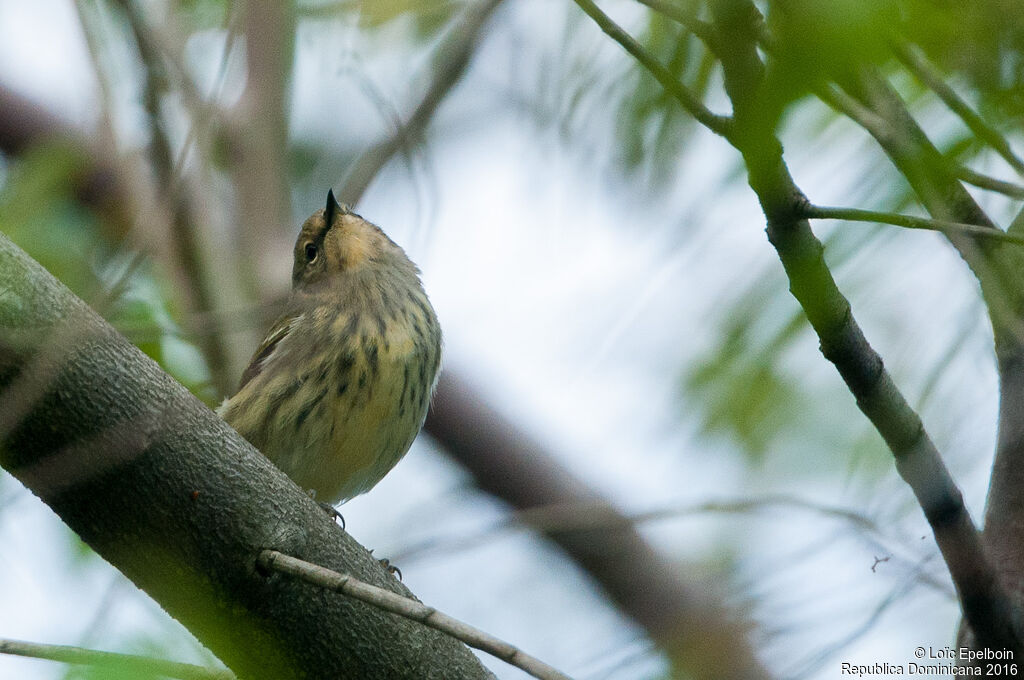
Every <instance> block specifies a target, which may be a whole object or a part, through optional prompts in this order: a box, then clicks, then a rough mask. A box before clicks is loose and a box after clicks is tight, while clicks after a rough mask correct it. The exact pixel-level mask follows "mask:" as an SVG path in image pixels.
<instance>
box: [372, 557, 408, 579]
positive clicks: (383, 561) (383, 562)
mask: <svg viewBox="0 0 1024 680" xmlns="http://www.w3.org/2000/svg"><path fill="white" fill-rule="evenodd" d="M370 554H371V555H372V554H373V551H372V550H371V551H370ZM377 561H378V562H380V566H382V567H384V568H385V569H387V571H388V573H389V574H391V575H392V576H397V577H398V580H399V581H401V580H402V570H401V569H399V568H398V567H396V566H395V565H393V564H391V560H389V559H388V558H386V557H382V558H380V559H378V560H377Z"/></svg>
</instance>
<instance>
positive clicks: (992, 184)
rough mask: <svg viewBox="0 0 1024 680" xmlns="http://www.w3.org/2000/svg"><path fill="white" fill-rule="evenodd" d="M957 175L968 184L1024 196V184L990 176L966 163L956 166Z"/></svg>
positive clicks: (1017, 196) (1010, 194)
mask: <svg viewBox="0 0 1024 680" xmlns="http://www.w3.org/2000/svg"><path fill="white" fill-rule="evenodd" d="M956 175H957V177H959V178H960V179H962V180H963V181H965V182H967V183H968V184H973V185H974V186H976V187H978V188H980V189H987V190H988V191H995V192H997V193H1000V194H1004V195H1006V196H1009V197H1010V198H1024V185H1020V184H1014V183H1013V182H1007V181H1005V180H1001V179H996V178H995V177H989V176H988V175H985V174H983V173H980V172H977V171H976V170H972V169H971V168H969V167H967V166H966V165H959V166H957V168H956Z"/></svg>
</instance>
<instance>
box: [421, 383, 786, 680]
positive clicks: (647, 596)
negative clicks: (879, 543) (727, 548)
mask: <svg viewBox="0 0 1024 680" xmlns="http://www.w3.org/2000/svg"><path fill="white" fill-rule="evenodd" d="M425 428H426V431H427V432H428V433H429V434H430V435H431V436H432V437H434V438H435V439H437V440H438V441H439V442H441V443H442V444H443V445H444V447H445V449H446V450H447V451H448V452H449V453H450V455H451V456H452V457H453V458H454V459H455V460H456V461H458V462H459V463H460V464H461V465H462V466H463V467H465V468H466V469H467V470H468V471H469V473H470V474H471V475H472V476H473V480H474V482H475V483H476V485H477V486H478V487H480V488H481V489H482V490H483V491H485V492H487V493H490V494H492V495H494V496H496V497H498V498H501V499H502V500H504V501H505V502H506V503H508V504H510V505H511V506H512V507H513V508H516V509H517V510H529V509H531V508H537V507H545V506H552V505H563V506H571V505H585V506H587V507H590V508H601V515H602V516H604V517H606V518H614V520H615V521H613V522H611V523H610V524H612V526H613V527H614V528H608V527H605V526H602V527H598V528H588V529H578V530H567V531H555V532H550V533H548V536H549V538H550V539H551V540H552V541H553V542H554V543H556V544H557V545H558V546H559V547H561V548H562V549H563V550H564V551H565V552H566V553H567V554H568V555H569V557H571V558H572V559H573V560H574V561H575V562H576V563H577V564H579V565H580V566H581V567H582V568H583V569H584V570H586V572H587V573H588V574H590V575H591V577H592V578H593V579H594V580H595V581H596V582H597V583H598V584H600V585H601V587H602V588H603V589H604V591H605V592H606V593H607V595H608V597H609V598H610V599H611V600H612V602H614V603H615V605H616V606H617V607H618V608H619V609H620V610H621V611H623V612H624V613H626V614H628V615H629V616H630V617H632V618H633V619H634V620H635V621H637V622H638V623H639V624H640V625H642V626H643V627H644V628H645V629H647V631H648V632H649V634H650V635H651V637H652V638H653V639H654V640H655V641H656V642H657V643H658V644H659V646H660V647H661V648H662V649H663V650H664V651H665V653H666V654H667V655H668V656H669V658H670V659H671V660H672V663H673V666H674V667H676V668H677V669H678V670H679V672H686V673H689V674H690V675H692V677H695V678H722V679H726V678H735V679H737V680H739V679H740V678H746V679H753V678H765V677H769V676H770V674H769V673H768V672H767V671H766V670H765V669H764V668H763V667H762V666H761V665H760V663H759V662H758V661H757V659H756V657H755V655H754V653H753V651H752V650H751V649H750V644H749V642H748V640H747V638H746V625H745V624H744V623H743V622H741V621H737V620H733V618H732V616H731V615H730V614H729V613H727V612H726V611H725V610H724V609H723V608H722V606H721V605H720V603H718V602H717V601H716V599H715V597H714V596H713V595H711V594H710V593H709V588H708V584H706V583H700V582H697V581H696V580H693V579H687V578H686V577H685V575H684V573H683V572H682V569H681V567H680V565H677V564H673V563H671V562H669V561H668V560H666V559H665V558H664V557H663V556H661V555H659V554H658V553H657V552H656V551H654V550H653V549H652V548H651V546H650V545H649V544H648V543H647V542H646V541H645V540H644V539H643V537H641V536H640V534H639V533H638V532H637V530H636V528H635V527H634V526H632V525H631V524H630V523H629V520H628V519H627V518H626V517H625V516H623V515H622V514H621V513H620V512H619V511H618V510H616V509H615V508H614V507H613V506H612V505H611V504H610V503H609V502H608V501H607V500H605V499H604V498H602V497H601V495H600V494H599V493H598V492H596V491H595V490H593V489H591V488H589V487H588V486H587V485H586V484H585V483H583V482H582V481H581V480H579V479H578V478H576V477H574V476H573V475H572V474H571V473H570V472H569V471H568V470H566V469H565V468H564V467H562V466H561V465H560V464H559V463H558V462H557V461H556V460H555V458H554V456H553V455H552V454H551V453H549V452H548V451H547V450H545V448H544V447H543V446H541V445H540V444H539V443H538V442H536V441H535V440H533V439H532V438H531V437H530V436H529V435H527V434H526V433H524V432H523V431H522V430H521V428H519V427H517V426H516V425H515V424H514V423H512V422H510V421H509V420H508V419H506V418H504V417H503V416H501V414H499V413H498V412H497V411H496V410H495V409H494V408H493V407H491V406H489V405H488V404H487V400H486V398H484V397H483V396H482V395H480V394H479V393H478V392H476V391H475V390H474V389H472V388H471V387H470V386H469V384H468V383H467V382H466V381H465V380H463V379H460V378H459V377H458V376H457V375H455V374H453V373H452V371H451V370H450V369H449V370H447V371H445V372H444V373H442V375H441V380H440V383H439V384H438V390H437V395H436V397H435V399H434V403H433V406H432V408H431V410H430V413H429V414H428V415H427V423H426V426H425Z"/></svg>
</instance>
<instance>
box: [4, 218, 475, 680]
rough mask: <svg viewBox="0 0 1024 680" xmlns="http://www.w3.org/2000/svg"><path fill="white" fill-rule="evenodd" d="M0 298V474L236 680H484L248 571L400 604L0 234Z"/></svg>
mask: <svg viewBox="0 0 1024 680" xmlns="http://www.w3.org/2000/svg"><path fill="white" fill-rule="evenodd" d="M0 290H3V291H5V294H4V295H3V296H0V416H2V418H3V421H4V423H3V425H2V426H0V465H2V466H3V467H4V469H6V470H7V471H8V472H10V473H11V474H12V475H13V476H14V477H15V478H17V479H18V480H19V481H21V483H23V484H24V485H25V486H26V487H28V488H29V489H30V490H32V491H33V492H34V493H35V494H36V495H37V496H39V497H40V499H41V500H43V501H44V502H45V503H46V504H47V505H49V506H50V508H51V509H53V510H54V512H56V513H57V515H59V516H60V518H61V519H62V520H63V521H64V522H65V523H66V524H67V525H68V526H69V527H70V528H71V529H72V530H74V531H75V532H76V533H77V534H78V535H79V536H80V537H81V538H82V540H83V541H85V542H86V543H87V544H88V545H89V546H90V547H92V548H93V549H94V550H96V552H97V553H99V554H100V555H101V556H102V557H104V558H105V559H106V560H107V561H109V562H110V563H111V564H112V565H114V566H115V567H116V568H117V569H119V570H120V571H121V572H122V573H123V574H125V576H127V577H128V578H130V579H131V580H132V581H133V582H134V583H135V584H136V585H137V586H139V587H140V588H141V589H142V590H144V591H146V592H147V593H148V594H149V595H151V596H152V597H153V598H154V599H155V600H156V601H157V602H159V603H160V605H161V606H162V607H163V608H164V609H165V610H166V611H167V612H168V613H169V614H171V615H172V616H174V617H175V618H177V619H178V620H179V621H181V622H182V623H183V624H184V625H186V626H187V627H188V628H189V629H190V630H191V631H192V633H194V634H195V635H196V637H197V638H198V639H199V640H200V641H201V642H202V643H203V644H204V645H206V646H207V647H208V648H209V649H210V650H211V651H212V652H213V653H215V654H216V655H217V656H218V657H219V658H220V659H221V660H222V661H223V662H224V663H225V664H226V665H228V666H229V667H230V668H231V669H232V670H233V671H234V672H235V673H236V674H237V675H238V676H239V678H242V679H243V680H248V679H255V678H280V679H281V680H291V679H296V680H297V679H298V678H300V677H302V678H308V677H324V678H327V677H332V678H333V677H357V678H358V677H395V678H399V677H401V678H409V679H410V680H411V679H412V678H417V679H418V678H443V677H463V676H465V677H469V678H484V677H488V675H489V674H488V673H487V671H486V669H484V668H483V667H482V666H481V665H480V664H479V662H478V661H477V660H476V658H475V657H474V656H473V655H472V653H471V652H470V650H469V649H467V648H466V647H465V646H463V645H461V644H458V643H456V642H455V641H453V640H452V639H451V638H449V637H447V636H445V635H442V634H440V633H438V632H436V631H432V630H429V629H427V628H424V627H423V626H420V625H419V624H416V623H413V622H410V621H407V620H404V619H399V618H396V617H393V616H390V615H388V614H386V613H383V612H381V611H379V610H377V609H375V608H373V607H369V606H366V605H364V604H362V603H358V602H353V601H350V600H347V599H346V598H338V597H329V596H325V595H324V593H323V592H321V591H311V589H309V588H307V587H304V586H302V584H296V583H294V582H292V581H290V580H286V581H282V580H280V579H274V578H273V577H270V578H267V577H266V576H265V575H263V574H261V573H259V571H258V570H257V569H256V558H257V556H258V555H259V553H260V551H262V550H264V549H268V548H269V549H277V550H281V551H285V552H287V553H289V554H296V555H301V556H302V557H303V558H304V559H307V560H310V561H313V562H316V563H318V564H323V565H326V566H328V567H329V568H332V569H336V570H339V571H344V572H346V573H352V574H355V575H356V576H357V577H358V578H359V579H361V580H364V581H368V582H370V583H373V584H375V585H378V586H380V587H382V588H386V589H389V590H392V591H394V592H396V593H400V594H402V595H406V596H409V595H411V593H409V591H408V590H407V589H406V588H405V587H404V586H402V585H401V584H400V583H398V582H397V581H396V580H395V579H394V578H393V577H392V576H390V575H389V574H388V573H387V572H386V571H384V570H383V568H382V567H381V565H380V564H379V563H378V562H377V560H375V559H374V558H373V557H372V555H370V553H369V552H368V551H367V550H366V549H365V548H363V547H362V546H360V545H359V544H358V543H356V542H355V540H353V539H352V538H351V537H350V536H349V535H348V534H346V533H344V532H343V531H342V530H341V529H340V528H339V527H337V526H336V525H335V524H334V522H333V521H331V520H330V519H329V518H328V517H326V516H325V515H324V513H323V511H322V510H321V509H320V507H319V506H318V505H317V504H316V503H315V502H314V501H312V500H311V499H310V498H309V496H308V495H307V494H306V493H305V492H304V491H303V490H301V489H300V488H298V487H297V486H296V485H295V484H294V483H293V482H292V481H291V480H290V479H288V478H287V477H286V476H285V475H284V474H283V473H281V471H280V470H278V469H277V468H276V467H275V466H274V465H273V464H272V463H271V462H270V461H269V460H268V459H267V458H266V457H265V456H263V455H261V454H260V453H259V452H258V451H256V450H255V449H253V448H252V446H250V445H249V444H248V443H247V442H246V441H245V440H244V439H242V438H241V436H240V435H238V434H237V433H236V432H234V430H232V429H231V428H230V427H228V426H227V424H225V423H224V422H223V421H222V420H220V419H219V418H218V417H217V416H216V415H215V414H214V413H213V412H212V411H210V409H208V408H207V407H206V406H204V405H203V404H202V403H201V402H199V401H198V400H197V399H196V398H195V397H194V396H192V395H191V394H190V393H189V392H188V390H186V389H185V388H184V387H183V386H181V385H180V384H178V383H177V382H175V381H174V379H173V378H171V377H170V376H168V375H167V374H166V373H164V372H162V371H161V370H160V368H159V367H158V366H157V365H156V363H155V362H153V361H152V360H150V359H149V358H147V357H146V356H145V355H144V354H142V352H140V351H139V350H138V349H136V348H134V347H132V346H131V345H130V344H129V343H128V342H127V340H125V339H124V338H123V337H121V336H119V335H118V334H117V333H116V332H114V330H113V329H112V328H111V327H110V326H109V324H107V323H106V322H105V321H103V320H102V319H101V318H100V317H99V316H97V315H96V314H95V312H93V311H92V310H90V309H88V308H87V307H86V305H85V304H84V303H83V302H82V301H81V300H79V299H78V298H76V297H75V296H74V295H73V294H71V292H70V291H68V290H67V289H66V288H65V287H64V286H63V285H61V284H60V283H59V282H58V281H57V280H56V279H54V278H53V277H52V276H51V275H50V274H49V273H47V272H46V271H45V270H44V269H43V268H42V267H41V266H40V265H39V264H38V263H36V262H34V261H33V260H31V258H29V257H28V256H27V255H26V254H25V253H24V252H22V251H21V250H20V249H18V248H17V247H16V246H15V245H13V244H12V243H11V242H10V241H9V240H8V239H7V238H6V237H4V236H3V235H0ZM18 395H21V396H20V397H19V396H18ZM15 411H16V413H15Z"/></svg>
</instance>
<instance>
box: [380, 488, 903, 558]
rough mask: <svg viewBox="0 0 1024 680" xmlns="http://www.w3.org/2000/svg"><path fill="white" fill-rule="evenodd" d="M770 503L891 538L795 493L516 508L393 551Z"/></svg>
mask: <svg viewBox="0 0 1024 680" xmlns="http://www.w3.org/2000/svg"><path fill="white" fill-rule="evenodd" d="M770 508H791V509H797V510H806V511H808V512H811V513H814V514H818V515H821V516H823V517H827V518H831V519H836V520H839V521H843V522H846V523H848V524H850V525H851V526H853V527H855V528H857V529H860V530H862V531H865V532H867V533H871V534H874V535H876V536H878V537H882V538H887V537H886V536H885V532H884V531H883V530H882V527H880V526H879V525H878V523H876V522H875V521H874V520H872V519H871V518H869V517H867V516H866V515H863V514H861V513H858V512H856V511H853V510H848V509H846V508H840V507H833V506H828V505H822V504H818V503H814V502H812V501H808V500H805V499H802V498H797V497H795V496H785V495H768V496H763V497H761V498H742V499H725V500H717V501H707V502H704V503H695V504H692V505H682V506H667V507H662V508H655V509H652V510H646V511H642V512H635V513H629V514H624V513H621V512H618V511H610V507H609V506H608V505H607V504H605V503H572V504H561V505H543V506H537V507H533V508H528V509H526V510H519V511H517V512H513V513H511V514H510V515H509V516H508V517H506V518H504V519H501V520H499V521H497V522H494V523H492V524H491V525H490V526H487V527H484V528H482V529H480V530H479V531H477V532H476V533H474V534H472V535H467V536H459V537H458V538H455V539H454V540H445V539H438V538H429V539H426V540H424V541H421V542H419V543H417V544H414V545H410V546H409V547H407V548H405V549H403V550H400V551H399V552H398V553H397V554H395V555H393V556H392V559H393V560H394V561H395V562H404V561H406V560H409V559H411V558H414V557H419V556H422V555H423V554H424V553H430V552H444V553H445V554H450V553H451V552H452V551H455V550H459V549H464V548H467V547H472V546H474V545H478V544H480V543H483V542H485V541H488V540H491V539H493V538H494V537H495V535H496V534H498V533H499V532H503V531H516V530H521V529H532V530H534V531H540V532H543V533H546V534H556V533H561V532H569V531H584V530H591V529H606V530H615V529H621V528H623V527H635V526H637V525H640V524H646V523H649V522H657V521H662V520H671V519H680V518H685V517H689V516H693V515H704V514H743V513H753V512H758V511H763V510H767V509H770Z"/></svg>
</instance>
